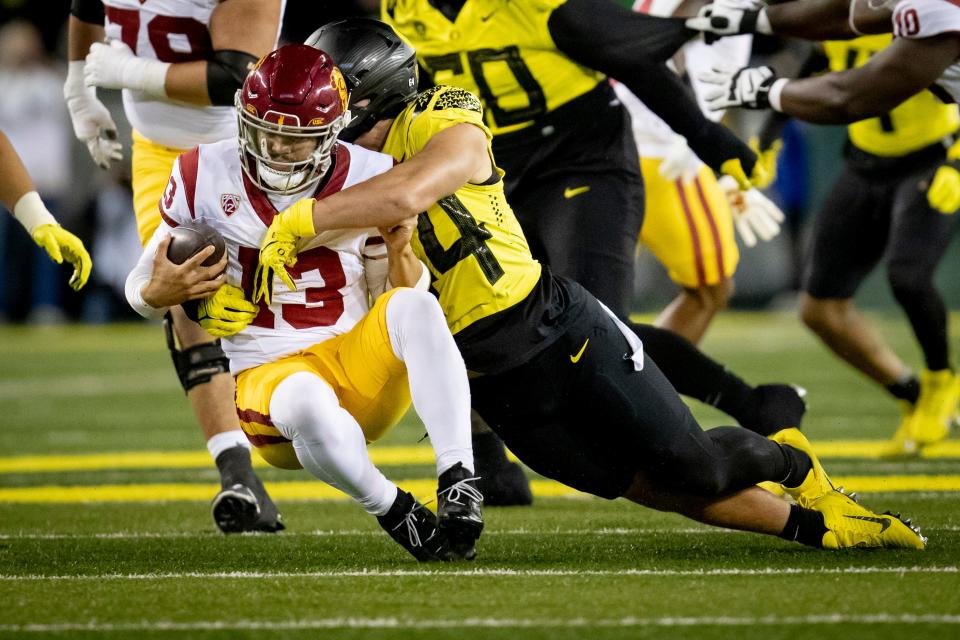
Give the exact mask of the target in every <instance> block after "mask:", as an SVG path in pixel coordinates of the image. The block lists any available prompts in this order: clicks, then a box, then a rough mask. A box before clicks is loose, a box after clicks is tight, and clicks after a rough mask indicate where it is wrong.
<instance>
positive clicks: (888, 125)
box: [688, 0, 960, 455]
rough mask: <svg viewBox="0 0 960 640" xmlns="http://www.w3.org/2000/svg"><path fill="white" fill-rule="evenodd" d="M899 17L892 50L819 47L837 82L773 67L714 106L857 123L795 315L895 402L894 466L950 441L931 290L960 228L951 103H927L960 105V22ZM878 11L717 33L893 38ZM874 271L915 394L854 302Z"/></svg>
mask: <svg viewBox="0 0 960 640" xmlns="http://www.w3.org/2000/svg"><path fill="white" fill-rule="evenodd" d="M864 4H868V3H864ZM890 4H892V3H890ZM715 6H716V7H720V5H719V4H717V5H715ZM896 8H897V11H898V12H903V13H898V15H899V18H897V19H895V20H894V21H893V24H894V25H895V26H896V28H897V29H898V33H897V36H898V37H897V38H896V39H895V40H894V41H893V42H892V44H891V40H890V38H889V36H878V37H872V38H861V39H858V40H853V41H851V42H848V43H846V44H844V43H839V42H837V43H832V44H828V45H827V53H828V54H829V56H830V58H831V61H830V67H831V69H832V71H833V73H829V74H825V75H822V76H820V77H816V78H807V79H801V80H788V79H784V78H780V79H778V78H777V77H776V75H775V74H774V73H773V70H772V69H770V68H769V67H764V68H760V69H750V68H744V69H740V70H738V71H732V70H731V71H730V72H729V73H727V72H722V73H717V74H714V78H713V80H714V81H715V82H717V84H718V89H717V92H716V94H715V96H714V100H713V104H714V105H715V106H717V107H729V106H743V107H747V108H766V107H772V108H774V109H775V110H777V111H781V112H783V113H785V114H787V115H791V116H794V117H798V118H800V119H803V120H807V121H810V122H817V123H827V124H840V123H855V124H852V125H851V126H850V128H849V136H850V142H851V144H850V146H849V148H848V152H847V162H846V167H845V169H844V173H843V174H842V175H841V176H840V178H839V179H838V181H837V183H836V185H835V187H834V190H833V191H832V193H831V194H830V197H829V198H828V199H827V201H826V202H825V203H824V208H823V214H822V215H821V216H820V217H819V219H818V223H817V228H816V230H815V235H814V246H813V252H812V255H811V257H810V263H809V264H808V265H807V272H806V274H805V281H804V290H805V296H804V298H803V300H802V315H803V318H804V321H805V322H806V323H807V325H808V326H810V327H811V328H813V329H814V331H815V332H816V333H817V334H818V335H819V336H820V337H821V339H823V341H824V342H825V343H826V344H827V345H828V346H829V347H830V348H831V349H833V350H834V351H835V352H837V353H838V354H840V355H841V356H842V357H843V358H844V359H845V360H847V361H848V362H849V363H850V364H852V365H853V366H855V367H856V368H858V369H859V370H860V371H862V372H863V373H865V374H866V375H868V376H869V377H870V378H872V379H873V380H875V381H876V382H878V383H880V384H881V385H883V386H884V387H886V388H887V389H888V390H889V391H890V393H891V394H892V395H893V396H894V397H896V398H899V399H901V400H902V401H903V402H904V405H905V412H904V418H903V420H902V422H901V425H900V427H899V428H898V429H897V431H896V433H895V434H894V438H893V441H892V443H891V447H890V449H889V453H890V454H891V455H904V454H908V455H909V454H915V453H916V452H917V451H918V450H919V449H920V448H921V447H923V446H924V445H927V444H930V443H932V442H936V441H938V440H941V439H943V438H945V437H947V435H948V433H949V425H950V422H951V421H953V420H955V417H956V415H957V411H958V401H960V376H957V375H956V374H955V372H954V371H953V369H952V368H951V363H950V354H949V347H948V338H947V313H946V307H945V305H944V302H943V300H942V298H941V297H940V295H939V293H938V292H937V290H936V289H935V287H934V285H933V274H934V271H935V269H936V266H937V263H938V262H939V260H940V258H941V257H942V256H943V253H944V252H945V251H946V248H947V246H948V244H949V242H950V238H951V236H952V234H953V232H954V230H955V229H956V226H957V224H958V222H957V216H956V215H955V212H956V209H957V208H958V205H960V199H958V198H956V197H948V196H950V193H951V192H958V193H957V194H956V195H960V173H957V170H956V160H955V159H956V158H957V157H958V156H960V145H957V144H955V143H953V137H954V136H955V134H956V132H957V127H958V116H957V110H956V109H957V107H956V106H955V104H950V105H949V106H948V105H947V104H942V103H941V102H939V101H938V100H937V98H936V97H935V96H934V95H933V93H931V91H936V92H937V97H947V98H950V94H952V99H949V100H947V102H950V103H955V102H956V98H957V97H958V94H957V93H955V90H956V84H955V81H954V79H955V78H956V74H955V72H954V69H955V67H954V66H953V65H955V62H956V60H957V58H958V55H960V39H958V38H957V37H956V28H955V27H954V28H950V29H947V31H946V32H940V30H943V29H946V28H947V27H948V26H949V25H946V26H945V23H946V21H948V20H950V19H953V20H956V19H957V14H958V13H960V9H957V8H956V6H955V5H951V4H949V3H944V2H933V3H932V4H931V3H930V2H923V0H921V1H920V3H919V4H918V3H916V2H913V1H912V0H911V2H899V3H897V4H896ZM875 9H876V10H870V9H866V8H864V7H860V8H859V9H858V8H857V6H856V5H851V4H849V3H848V2H839V1H835V0H827V1H825V2H822V3H812V2H808V3H800V2H787V3H784V4H781V5H776V6H771V7H767V8H762V9H761V8H759V7H753V8H750V7H747V6H746V5H743V6H741V7H740V8H731V7H728V6H727V5H726V4H724V5H723V6H722V7H721V8H720V9H719V12H718V15H719V14H724V15H723V16H722V20H721V22H725V24H726V25H727V26H724V27H723V29H721V31H724V32H726V31H728V30H729V31H732V32H739V31H743V30H744V29H743V28H741V27H740V23H744V24H747V25H749V26H748V27H747V29H746V30H757V31H764V32H766V33H777V34H781V35H797V36H801V37H816V36H818V35H822V36H825V37H837V38H853V37H854V36H855V35H862V33H861V32H863V33H885V32H889V31H890V30H891V12H890V10H889V5H888V6H887V8H884V7H881V6H877V7H875ZM918 12H919V13H918ZM712 19H714V17H711V16H703V17H702V18H698V19H695V20H693V21H690V22H688V24H693V25H699V26H700V27H702V28H704V29H707V30H713V27H712V26H711V25H712V24H714V23H712V22H711V20H712ZM727 23H729V24H727ZM716 24H717V25H719V22H717V23H716ZM934 81H937V83H938V84H936V85H934V84H933V83H934ZM748 85H749V86H748ZM750 87H754V88H750ZM927 88H930V91H927ZM945 92H946V95H945V96H944V94H945ZM863 118H870V119H868V120H863ZM951 144H952V145H953V146H952V147H951V146H950V145H951ZM948 147H950V148H949V150H948ZM951 176H952V177H951ZM954 178H956V180H954ZM951 181H953V182H954V183H955V184H954V188H952V189H951V188H948V187H949V183H950V182H951ZM928 187H929V189H928ZM881 259H883V260H884V261H885V263H886V266H887V276H888V280H889V282H890V285H891V288H892V290H893V293H894V296H895V297H896V299H897V301H898V302H899V303H900V305H901V306H902V307H903V309H904V311H905V312H906V314H907V317H908V319H909V321H910V324H911V327H912V329H913V332H914V335H915V336H916V338H917V341H918V343H919V344H920V347H921V349H922V350H923V355H924V359H925V361H926V370H925V371H923V372H922V373H921V376H920V380H919V381H918V380H917V378H916V377H915V376H914V375H913V374H912V373H911V372H910V370H909V369H908V368H907V366H906V365H905V364H904V363H903V361H902V360H900V358H899V357H898V356H897V355H896V354H895V353H894V352H893V351H892V350H891V349H890V347H889V346H888V345H887V344H885V342H884V341H883V340H882V339H880V338H879V337H878V336H877V335H876V334H875V333H874V332H873V331H872V330H871V328H870V327H869V325H868V324H867V323H866V321H865V320H864V319H863V318H862V317H861V316H860V315H859V313H858V312H857V310H856V308H855V307H854V306H853V304H852V302H851V298H852V296H853V294H854V292H855V291H856V289H857V287H858V286H859V284H860V282H862V280H863V279H864V278H865V277H866V275H867V274H868V273H869V272H870V271H871V270H872V269H873V267H874V266H876V264H877V263H878V262H879V261H880V260H881Z"/></svg>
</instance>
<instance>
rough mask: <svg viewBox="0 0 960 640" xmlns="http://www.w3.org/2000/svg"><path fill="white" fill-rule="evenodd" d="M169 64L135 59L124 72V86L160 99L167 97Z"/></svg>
mask: <svg viewBox="0 0 960 640" xmlns="http://www.w3.org/2000/svg"><path fill="white" fill-rule="evenodd" d="M169 67H170V63H169V62H160V61H159V60H150V59H147V58H133V60H132V61H131V62H130V63H128V66H127V68H126V69H125V70H124V72H123V86H125V87H128V88H130V89H134V90H137V91H143V92H144V93H148V94H150V95H152V96H156V97H158V98H166V97H167V86H166V83H167V69H168V68H169Z"/></svg>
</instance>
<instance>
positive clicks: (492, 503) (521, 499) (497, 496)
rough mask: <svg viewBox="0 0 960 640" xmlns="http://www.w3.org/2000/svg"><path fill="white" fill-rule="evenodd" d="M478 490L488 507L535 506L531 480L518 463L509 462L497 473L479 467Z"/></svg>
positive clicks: (496, 471) (497, 470)
mask: <svg viewBox="0 0 960 640" xmlns="http://www.w3.org/2000/svg"><path fill="white" fill-rule="evenodd" d="M477 466H478V469H477V475H478V476H480V479H479V480H477V489H479V490H480V492H481V493H482V494H483V504H485V505H486V506H488V507H528V506H530V505H531V504H533V492H532V491H530V480H528V479H527V474H525V473H524V472H523V468H522V467H521V466H520V465H519V464H517V463H516V462H508V463H507V464H505V465H502V466H500V467H497V469H496V470H495V471H486V470H484V469H482V468H480V465H477Z"/></svg>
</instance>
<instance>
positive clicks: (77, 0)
mask: <svg viewBox="0 0 960 640" xmlns="http://www.w3.org/2000/svg"><path fill="white" fill-rule="evenodd" d="M70 13H71V15H73V17H75V18H76V19H77V20H80V21H82V22H89V23H91V24H97V25H100V26H101V27H102V26H103V3H102V2H100V0H72V1H71V2H70Z"/></svg>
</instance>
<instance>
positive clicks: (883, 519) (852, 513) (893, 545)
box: [810, 491, 927, 549]
mask: <svg viewBox="0 0 960 640" xmlns="http://www.w3.org/2000/svg"><path fill="white" fill-rule="evenodd" d="M810 508H811V509H813V510H814V511H819V512H820V513H822V514H823V522H824V524H825V525H826V527H827V532H826V533H825V534H824V535H823V548H824V549H851V548H863V549H869V548H881V547H885V548H889V549H925V548H926V546H927V539H926V538H924V537H923V536H922V535H920V530H919V529H915V528H914V527H913V526H912V525H911V523H910V521H909V520H907V521H904V520H901V519H900V517H899V516H896V515H893V514H892V513H889V512H888V513H882V514H877V513H874V512H873V511H870V510H869V509H866V508H864V507H861V506H860V505H859V504H857V503H856V502H854V501H853V500H852V499H851V498H850V496H847V495H845V494H843V493H841V492H839V491H831V492H830V493H826V494H824V495H822V496H820V498H818V499H817V500H815V501H814V502H813V504H811V505H810Z"/></svg>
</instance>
